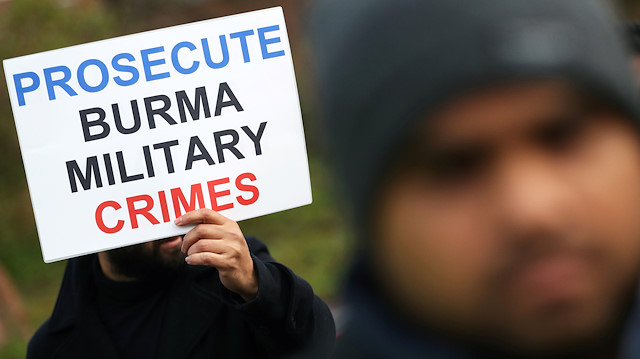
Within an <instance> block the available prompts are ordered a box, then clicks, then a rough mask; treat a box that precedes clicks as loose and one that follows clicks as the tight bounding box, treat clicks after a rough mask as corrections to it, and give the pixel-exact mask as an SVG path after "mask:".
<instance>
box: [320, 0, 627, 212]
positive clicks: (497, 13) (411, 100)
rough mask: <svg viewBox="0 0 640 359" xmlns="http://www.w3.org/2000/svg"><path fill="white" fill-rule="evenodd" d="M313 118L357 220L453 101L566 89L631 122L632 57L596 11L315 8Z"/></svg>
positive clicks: (420, 2)
mask: <svg viewBox="0 0 640 359" xmlns="http://www.w3.org/2000/svg"><path fill="white" fill-rule="evenodd" d="M310 33H311V40H312V46H313V50H314V51H313V56H314V57H313V59H314V60H313V61H314V63H315V70H316V71H315V81H316V83H317V84H318V86H319V93H320V110H321V112H322V113H323V117H324V125H325V128H326V131H327V136H328V138H329V139H330V146H331V148H332V150H333V151H334V156H333V158H334V160H335V161H336V164H337V170H338V175H339V178H340V179H341V182H342V183H343V185H344V190H345V192H346V195H347V198H348V199H350V200H351V202H352V205H353V210H354V211H355V212H354V214H355V219H356V220H357V221H361V220H366V217H367V216H368V215H369V213H368V212H369V208H371V205H372V204H374V198H375V193H376V191H377V189H378V186H379V185H380V181H381V180H382V179H383V178H384V176H385V173H386V171H387V170H388V169H389V165H390V163H392V162H393V161H394V158H393V155H394V151H397V150H398V149H399V147H400V145H401V144H402V143H403V140H404V139H405V138H406V137H407V136H408V134H409V133H410V132H411V131H412V130H414V129H415V128H416V126H417V124H418V123H419V122H420V121H421V120H422V119H424V118H425V117H424V115H425V114H428V113H429V112H430V111H433V110H435V109H436V108H437V106H439V105H442V103H443V102H444V101H445V100H447V99H449V98H451V97H452V96H454V95H456V94H459V93H461V92H464V91H467V90H469V89H471V88H478V87H479V86H484V85H489V84H491V83H495V82H499V81H503V80H509V79H514V78H515V79H520V78H529V77H548V76H552V77H560V78H566V79H568V80H570V81H572V82H573V83H575V84H576V85H578V86H581V87H582V88H584V89H585V90H587V91H590V92H591V93H593V94H594V95H596V96H599V97H600V98H602V99H603V100H605V101H608V102H610V103H611V104H613V105H614V106H616V107H618V108H619V109H621V110H622V111H624V112H626V113H627V114H629V115H630V116H631V117H632V118H634V119H635V120H638V119H639V118H640V116H638V114H639V113H640V112H639V111H638V104H637V101H636V96H637V91H636V88H635V85H634V82H633V76H632V75H631V72H630V66H629V57H628V56H629V55H628V54H627V53H626V50H625V46H624V41H623V38H622V36H621V34H619V33H618V32H617V30H616V28H615V26H614V23H613V21H612V16H611V12H610V11H609V9H608V8H606V7H605V6H604V5H603V4H602V3H601V1H600V0H482V1H478V0H319V2H318V3H317V4H316V5H315V7H314V9H313V13H312V16H311V22H310Z"/></svg>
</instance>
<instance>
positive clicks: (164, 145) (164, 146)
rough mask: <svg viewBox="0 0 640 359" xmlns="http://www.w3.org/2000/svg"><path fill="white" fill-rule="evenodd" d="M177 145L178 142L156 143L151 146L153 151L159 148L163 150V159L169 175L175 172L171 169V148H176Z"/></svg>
mask: <svg viewBox="0 0 640 359" xmlns="http://www.w3.org/2000/svg"><path fill="white" fill-rule="evenodd" d="M177 145H178V140H173V141H167V142H161V143H156V144H155V145H153V149H154V150H158V149H161V148H162V149H163V150H164V159H165V161H166V162H167V171H168V172H169V173H173V172H175V170H174V168H173V157H172V156H171V147H172V146H177Z"/></svg>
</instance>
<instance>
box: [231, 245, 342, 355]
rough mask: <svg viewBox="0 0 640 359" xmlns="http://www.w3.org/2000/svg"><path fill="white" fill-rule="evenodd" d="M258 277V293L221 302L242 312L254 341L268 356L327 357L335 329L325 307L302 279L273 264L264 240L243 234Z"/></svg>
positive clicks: (328, 311)
mask: <svg viewBox="0 0 640 359" xmlns="http://www.w3.org/2000/svg"><path fill="white" fill-rule="evenodd" d="M245 238H246V240H247V244H248V246H249V251H250V252H251V256H252V259H253V263H254V268H255V270H256V274H257V275H258V295H257V296H256V298H255V299H253V300H251V301H249V302H244V300H243V299H242V298H241V297H240V296H239V295H237V294H235V293H233V292H231V291H228V290H226V291H224V292H223V300H224V301H226V302H227V303H228V304H230V305H233V306H234V307H237V308H238V309H240V310H242V311H243V312H244V313H245V314H246V316H247V321H248V322H249V323H251V324H252V326H253V327H254V328H255V334H256V340H257V341H258V342H259V343H262V344H263V347H265V349H266V350H267V351H268V352H269V353H270V354H271V355H270V356H272V357H277V358H281V357H288V358H328V357H329V356H330V354H331V353H332V351H333V346H334V344H335V337H336V330H335V324H334V321H333V316H332V315H331V311H330V310H329V308H328V306H327V305H326V304H325V303H324V302H323V301H322V299H320V298H319V297H318V296H316V295H315V294H314V293H313V289H312V288H311V286H310V285H309V283H307V282H306V281H305V280H304V279H302V278H300V277H299V276H297V275H296V274H295V273H293V271H292V270H291V269H289V268H287V267H286V266H284V265H282V264H280V263H278V262H276V261H275V260H274V259H273V258H272V257H271V255H270V254H269V251H268V249H267V247H266V245H265V244H264V243H262V242H261V241H260V240H258V239H257V238H255V237H251V236H245Z"/></svg>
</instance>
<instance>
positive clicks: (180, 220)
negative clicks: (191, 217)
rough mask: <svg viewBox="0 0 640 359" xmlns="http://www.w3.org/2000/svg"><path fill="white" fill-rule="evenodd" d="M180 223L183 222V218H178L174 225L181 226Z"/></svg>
mask: <svg viewBox="0 0 640 359" xmlns="http://www.w3.org/2000/svg"><path fill="white" fill-rule="evenodd" d="M180 222H182V217H178V218H176V220H175V221H173V223H175V224H177V225H180Z"/></svg>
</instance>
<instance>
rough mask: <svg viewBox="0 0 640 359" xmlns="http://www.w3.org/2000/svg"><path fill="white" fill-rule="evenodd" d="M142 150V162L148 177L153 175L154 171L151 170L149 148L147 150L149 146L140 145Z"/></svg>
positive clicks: (151, 162)
mask: <svg viewBox="0 0 640 359" xmlns="http://www.w3.org/2000/svg"><path fill="white" fill-rule="evenodd" d="M142 152H143V153H144V163H145V164H146V165H147V176H148V177H149V178H151V177H155V176H156V172H155V171H154V170H153V161H152V160H151V150H149V146H144V147H142Z"/></svg>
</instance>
